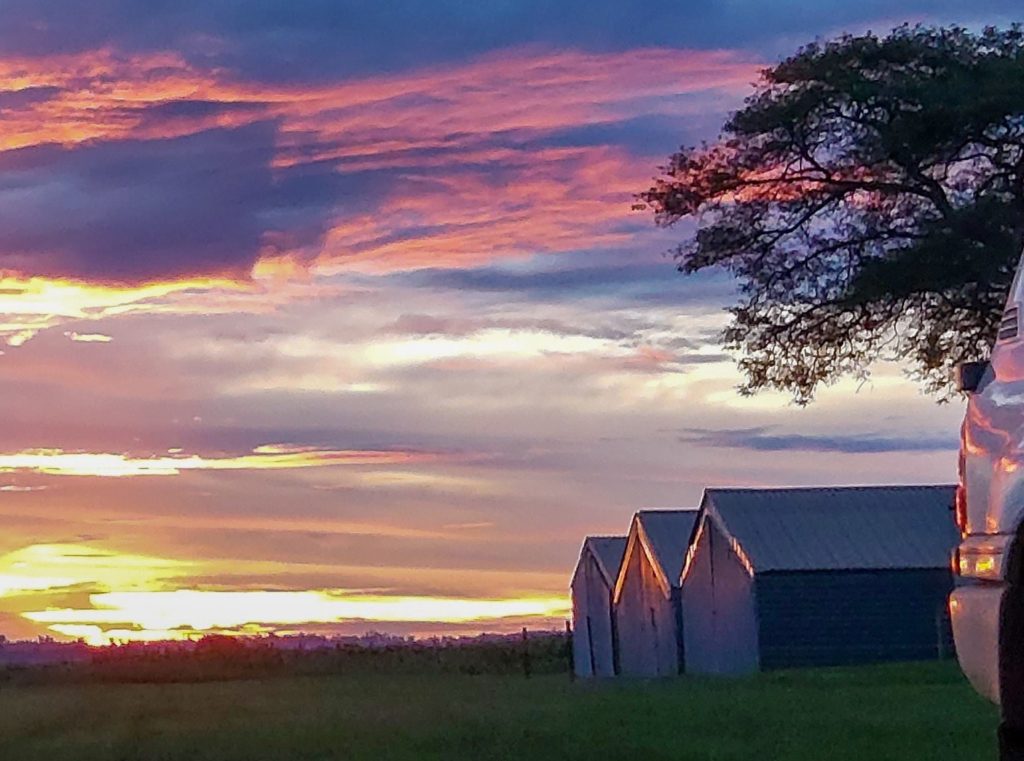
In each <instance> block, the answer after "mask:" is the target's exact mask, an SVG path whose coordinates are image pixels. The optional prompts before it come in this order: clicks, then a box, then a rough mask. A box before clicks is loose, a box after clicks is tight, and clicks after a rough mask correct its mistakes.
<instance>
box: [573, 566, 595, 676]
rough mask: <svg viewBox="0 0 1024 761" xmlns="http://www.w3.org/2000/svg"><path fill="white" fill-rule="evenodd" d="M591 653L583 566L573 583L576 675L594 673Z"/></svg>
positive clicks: (574, 662)
mask: <svg viewBox="0 0 1024 761" xmlns="http://www.w3.org/2000/svg"><path fill="white" fill-rule="evenodd" d="M590 653H591V650H590V622H589V619H588V616H587V582H586V579H585V578H584V571H583V569H582V568H581V569H580V572H579V573H578V574H576V578H575V579H573V583H572V668H573V671H574V672H575V674H576V676H579V677H590V676H593V675H594V670H593V665H592V663H591V658H590Z"/></svg>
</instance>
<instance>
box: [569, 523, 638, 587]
mask: <svg viewBox="0 0 1024 761" xmlns="http://www.w3.org/2000/svg"><path fill="white" fill-rule="evenodd" d="M625 553H626V537H624V536H588V537H586V538H585V539H584V540H583V546H582V547H581V548H580V557H579V560H577V561H576V570H574V571H573V573H572V581H571V582H570V586H572V585H573V584H575V583H576V577H577V575H578V574H579V572H580V567H581V566H582V565H583V559H584V558H585V557H586V556H587V555H588V554H590V555H593V556H594V557H596V558H597V563H598V565H599V566H600V568H601V570H602V572H603V573H604V577H605V581H606V582H607V584H608V586H609V587H614V586H615V580H616V579H617V578H618V575H619V567H620V566H621V565H622V556H623V555H624V554H625Z"/></svg>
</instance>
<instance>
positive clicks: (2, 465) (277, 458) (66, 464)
mask: <svg viewBox="0 0 1024 761" xmlns="http://www.w3.org/2000/svg"><path fill="white" fill-rule="evenodd" d="M436 457H437V456H436V455H432V454H430V453H425V452H424V453H421V452H403V451H387V450H379V451H377V450H348V449H316V448H310V447H286V446H280V445H267V446H262V447H257V448H256V449H254V450H253V451H252V452H251V453H250V454H246V455H239V456H235V457H201V456H199V455H195V454H193V455H184V456H182V455H175V456H160V457H131V456H129V455H125V454H114V453H110V452H65V451H64V450H61V449H29V450H24V451H21V452H11V453H0V472H6V471H18V470H20V471H29V472H33V473H44V474H46V475H58V476H98V477H102V478H123V477H129V476H176V475H180V474H181V473H182V472H183V471H187V470H277V469H283V468H313V467H326V466H330V465H395V464H404V463H410V462H426V461H430V460H433V459H436Z"/></svg>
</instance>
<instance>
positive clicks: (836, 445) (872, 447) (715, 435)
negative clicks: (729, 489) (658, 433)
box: [679, 427, 957, 454]
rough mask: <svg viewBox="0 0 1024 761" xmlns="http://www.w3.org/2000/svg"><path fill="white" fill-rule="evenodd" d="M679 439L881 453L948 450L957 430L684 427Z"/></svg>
mask: <svg viewBox="0 0 1024 761" xmlns="http://www.w3.org/2000/svg"><path fill="white" fill-rule="evenodd" d="M679 438H680V441H684V442H686V443H691V444H700V445H702V446H711V447H720V448H724V449H749V450H754V451H758V452H785V451H798V452H839V453H843V454H879V453H885V452H947V451H953V450H955V449H956V446H957V440H956V435H955V434H949V435H942V436H936V435H920V436H914V435H888V434H880V433H849V434H838V433H837V434H801V433H782V432H777V429H775V428H770V427H758V428H741V429H732V430H729V429H727V430H713V429H706V428H686V429H683V432H682V435H681V436H680V437H679Z"/></svg>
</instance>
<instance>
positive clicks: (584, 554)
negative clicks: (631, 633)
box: [570, 536, 626, 677]
mask: <svg viewBox="0 0 1024 761" xmlns="http://www.w3.org/2000/svg"><path fill="white" fill-rule="evenodd" d="M625 549H626V537H624V536H588V537H587V538H586V540H584V542H583V548H582V549H581V550H580V559H579V562H578V563H577V564H576V571H575V572H574V573H573V576H572V583H571V585H570V588H571V590H572V624H573V626H572V628H573V634H572V656H573V668H574V670H575V671H576V675H577V676H581V677H590V676H615V631H614V627H615V621H614V617H613V615H612V594H613V591H614V589H615V580H616V579H617V578H618V575H619V564H620V563H621V561H622V553H623V552H624V551H625Z"/></svg>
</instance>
